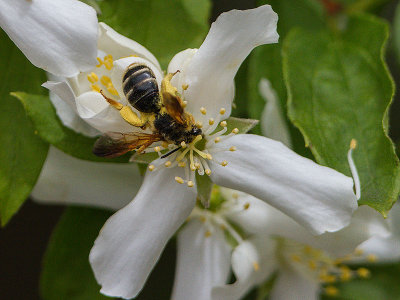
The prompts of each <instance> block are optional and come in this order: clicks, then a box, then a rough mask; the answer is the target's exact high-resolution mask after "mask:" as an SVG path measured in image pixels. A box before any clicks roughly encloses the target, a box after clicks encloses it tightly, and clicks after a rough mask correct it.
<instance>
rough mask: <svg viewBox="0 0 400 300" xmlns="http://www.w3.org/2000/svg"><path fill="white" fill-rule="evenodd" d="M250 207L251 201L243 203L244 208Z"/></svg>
mask: <svg viewBox="0 0 400 300" xmlns="http://www.w3.org/2000/svg"><path fill="white" fill-rule="evenodd" d="M249 207H250V203H249V202H247V203H245V204H244V205H243V208H244V209H245V210H247V209H249Z"/></svg>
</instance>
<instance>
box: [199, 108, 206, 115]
mask: <svg viewBox="0 0 400 300" xmlns="http://www.w3.org/2000/svg"><path fill="white" fill-rule="evenodd" d="M200 112H201V113H202V114H203V115H205V114H207V110H206V109H205V108H204V107H200Z"/></svg>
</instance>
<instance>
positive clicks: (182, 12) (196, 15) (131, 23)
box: [99, 0, 211, 69]
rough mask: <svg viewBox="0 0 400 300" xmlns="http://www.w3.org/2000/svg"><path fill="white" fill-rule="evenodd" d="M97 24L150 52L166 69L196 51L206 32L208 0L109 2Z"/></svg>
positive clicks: (105, 3) (103, 5)
mask: <svg viewBox="0 0 400 300" xmlns="http://www.w3.org/2000/svg"><path fill="white" fill-rule="evenodd" d="M99 6H100V8H101V11H102V14H101V15H100V16H99V19H100V21H102V22H105V23H107V24H108V25H110V26H111V27H113V28H114V29H115V30H116V31H118V32H119V33H121V34H123V35H125V36H127V37H129V38H131V39H133V40H135V41H137V42H138V43H140V44H142V45H144V46H145V47H146V48H147V49H149V50H150V51H151V52H152V53H153V54H154V55H155V56H156V57H157V59H158V60H159V62H160V64H161V66H162V67H163V68H164V69H166V67H167V65H168V63H169V61H170V60H171V58H172V57H173V56H174V55H175V54H176V53H178V52H179V51H182V50H185V49H187V48H198V47H199V46H200V45H201V43H202V41H203V39H204V37H205V36H206V34H207V32H208V28H209V26H208V18H209V12H210V7H211V5H210V1H209V0H169V1H165V0H146V1H143V0H131V1H125V0H108V1H101V2H99Z"/></svg>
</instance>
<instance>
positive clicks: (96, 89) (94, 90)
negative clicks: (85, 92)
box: [90, 84, 101, 93]
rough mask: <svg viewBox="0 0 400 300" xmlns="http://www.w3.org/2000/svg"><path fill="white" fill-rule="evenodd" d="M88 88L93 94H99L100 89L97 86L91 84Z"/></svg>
mask: <svg viewBox="0 0 400 300" xmlns="http://www.w3.org/2000/svg"><path fill="white" fill-rule="evenodd" d="M90 87H91V88H92V91H93V92H97V93H100V91H101V88H100V87H99V86H98V85H97V84H92V85H91V86H90Z"/></svg>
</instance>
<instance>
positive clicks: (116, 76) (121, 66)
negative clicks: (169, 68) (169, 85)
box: [111, 57, 164, 103]
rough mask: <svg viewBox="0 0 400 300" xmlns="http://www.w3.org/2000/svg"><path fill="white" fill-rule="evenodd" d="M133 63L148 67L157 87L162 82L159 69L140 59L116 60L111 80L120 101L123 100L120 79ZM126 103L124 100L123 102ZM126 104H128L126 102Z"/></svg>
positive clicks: (161, 74) (123, 95)
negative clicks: (154, 77)
mask: <svg viewBox="0 0 400 300" xmlns="http://www.w3.org/2000/svg"><path fill="white" fill-rule="evenodd" d="M133 63H138V64H144V65H146V66H148V67H149V68H150V69H151V70H152V71H153V73H154V75H155V76H156V80H157V83H158V85H159V86H161V81H162V80H163V77H164V76H163V73H162V71H161V69H160V68H159V67H156V66H155V65H154V64H152V63H151V62H150V61H148V60H146V59H144V58H140V57H126V58H121V59H118V60H116V61H115V62H114V68H113V71H112V74H111V80H112V82H113V84H114V87H115V89H116V90H117V92H118V94H119V96H120V97H121V99H123V100H125V99H126V97H125V94H124V92H123V89H122V79H123V77H124V75H125V73H126V69H127V68H128V67H129V66H130V65H131V64H133ZM125 101H126V100H125ZM126 103H128V102H127V101H126Z"/></svg>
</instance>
